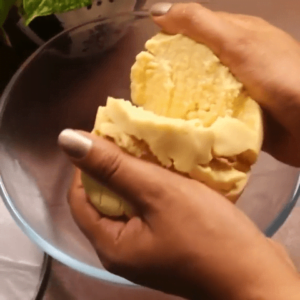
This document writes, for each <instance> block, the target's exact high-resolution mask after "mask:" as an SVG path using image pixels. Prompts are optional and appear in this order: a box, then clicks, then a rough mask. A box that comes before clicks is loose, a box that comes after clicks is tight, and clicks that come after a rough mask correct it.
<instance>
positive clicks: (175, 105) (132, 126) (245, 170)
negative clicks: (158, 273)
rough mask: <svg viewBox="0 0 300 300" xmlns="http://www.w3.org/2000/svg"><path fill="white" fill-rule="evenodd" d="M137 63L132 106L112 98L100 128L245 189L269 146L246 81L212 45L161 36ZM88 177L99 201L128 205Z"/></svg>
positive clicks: (105, 207)
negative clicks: (264, 143)
mask: <svg viewBox="0 0 300 300" xmlns="http://www.w3.org/2000/svg"><path fill="white" fill-rule="evenodd" d="M146 50H147V51H143V52H141V53H140V54H139V55H138V56H137V58H136V62H135V64H134V65H133V67H132V72H131V97H132V102H133V103H134V104H135V105H137V106H139V107H137V106H134V105H132V104H131V103H130V102H129V101H124V100H123V99H113V98H110V97H109V98H108V100H107V105H106V106H105V107H99V110H98V114H97V118H96V122H95V127H94V130H93V133H94V134H97V135H98V136H103V137H106V138H110V139H111V140H113V141H114V142H115V143H116V144H117V145H118V146H119V147H121V148H122V149H123V150H124V151H126V152H128V153H130V154H132V155H134V156H136V157H139V158H141V159H146V160H150V161H152V162H154V163H157V164H160V165H161V166H163V167H165V168H169V169H171V170H172V171H177V172H179V173H180V174H182V175H184V176H188V177H191V178H193V179H196V180H198V181H200V182H203V183H205V184H206V185H208V186H209V187H211V188H213V189H215V190H216V191H218V192H219V193H221V194H223V195H224V196H225V197H227V198H228V199H230V200H231V201H235V200H236V199H237V198H238V196H239V195H240V194H241V192H242V191H243V189H244V187H245V185H246V183H247V179H248V174H249V171H250V168H251V165H253V164H254V163H255V161H256V159H257V157H258V154H259V152H260V149H261V144H262V131H263V128H262V116H261V111H260V108H259V106H258V105H257V103H256V102H255V101H254V100H252V99H251V98H250V97H249V96H248V94H247V92H246V91H245V90H244V88H243V85H242V84H241V83H239V82H238V81H237V80H236V79H235V77H234V76H233V75H232V74H231V73H230V71H229V69H228V68H227V67H225V66H224V65H222V64H221V62H220V60H219V59H218V58H217V57H216V56H215V55H214V54H213V52H212V51H211V50H210V49H208V48H207V47H206V46H204V45H202V44H199V43H196V42H195V41H193V40H191V39H189V38H187V37H185V36H182V35H166V34H163V33H159V34H157V35H156V36H155V37H153V38H152V39H151V40H149V41H148V42H147V43H146ZM90 180H91V179H89V178H87V177H86V176H85V175H83V184H84V186H85V189H86V191H87V193H88V194H89V196H90V199H91V201H92V203H94V205H95V206H96V208H97V209H99V210H100V211H101V212H102V213H103V214H106V215H109V216H121V215H124V214H125V215H129V216H130V215H131V214H132V211H131V209H130V207H129V206H128V204H125V203H124V201H123V200H122V199H121V198H120V197H119V196H117V195H114V194H113V193H112V192H110V191H109V190H107V189H106V188H103V187H102V186H100V185H99V184H97V183H95V182H92V181H91V182H90Z"/></svg>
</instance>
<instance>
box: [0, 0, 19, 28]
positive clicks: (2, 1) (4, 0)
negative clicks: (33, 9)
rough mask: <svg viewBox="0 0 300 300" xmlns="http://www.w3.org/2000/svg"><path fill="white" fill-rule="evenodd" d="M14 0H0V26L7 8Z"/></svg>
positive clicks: (7, 11) (9, 7)
mask: <svg viewBox="0 0 300 300" xmlns="http://www.w3.org/2000/svg"><path fill="white" fill-rule="evenodd" d="M15 1H16V0H0V27H2V25H3V23H4V21H5V19H6V17H7V15H8V13H9V10H10V9H11V7H12V6H13V4H14V3H15Z"/></svg>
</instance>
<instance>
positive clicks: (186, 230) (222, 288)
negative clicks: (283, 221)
mask: <svg viewBox="0 0 300 300" xmlns="http://www.w3.org/2000/svg"><path fill="white" fill-rule="evenodd" d="M59 143H60V146H61V147H62V148H63V149H64V150H65V152H66V153H67V154H68V155H69V156H70V158H71V160H72V162H73V163H74V164H75V165H76V166H77V167H78V168H80V169H82V170H83V171H84V172H85V173H87V174H89V175H90V176H92V177H93V178H94V179H96V180H98V181H99V182H101V183H102V184H104V185H106V186H107V187H108V188H110V189H111V190H112V191H114V192H116V193H118V194H119V195H120V196H122V197H123V198H124V199H125V200H126V201H128V203H130V204H131V205H132V206H133V207H134V208H135V209H136V211H137V215H136V216H135V217H134V218H132V219H130V220H113V219H109V218H106V217H103V216H101V215H100V214H99V213H98V212H97V211H96V210H95V208H94V207H93V206H92V205H91V204H90V202H89V200H88V198H87V196H86V194H85V192H84V189H83V186H82V183H81V179H80V171H79V170H77V172H76V176H75V179H74V182H73V185H72V188H71V190H70V192H69V204H70V207H71V211H72V214H73V217H74V219H75V221H76V222H77V224H78V225H79V227H80V228H81V229H82V231H83V232H84V233H85V234H86V236H87V237H88V239H89V240H90V241H91V243H92V245H93V246H94V247H95V249H96V251H97V253H98V256H99V258H100V259H101V261H102V263H103V265H104V267H105V268H106V269H107V270H109V271H110V272H112V273H115V274H117V275H120V276H123V277H125V278H127V279H129V280H131V281H133V282H135V283H138V284H141V285H144V286H147V287H151V288H154V289H158V290H161V291H164V292H167V293H172V294H176V295H180V296H183V297H187V298H195V299H199V295H200V294H201V295H202V294H203V295H206V296H207V297H208V299H222V300H224V299H226V300H237V299H239V300H240V299H243V300H245V299H265V300H268V299H272V300H279V299H280V300H281V299H289V300H292V299H299V297H300V290H299V289H300V287H299V281H298V275H297V273H296V271H295V270H294V268H293V266H292V264H291V263H290V261H289V260H288V259H287V256H286V255H285V254H283V252H282V250H281V249H278V248H277V247H274V245H273V244H272V243H270V241H269V240H268V239H267V238H265V236H264V235H263V234H262V233H261V232H260V231H259V230H258V229H257V228H256V227H255V226H254V225H253V223H252V222H251V221H250V220H249V219H248V218H247V217H246V216H245V215H244V214H243V213H242V212H240V211H239V210H238V209H237V208H236V207H235V206H234V205H233V204H231V203H230V202H229V201H227V200H226V199H224V198H223V197H222V196H220V195H219V194H217V193H216V192H214V191H212V190H211V189H209V188H207V187H206V186H204V185H203V184H201V183H199V182H196V181H194V180H192V179H188V178H185V177H183V176H180V175H178V174H175V173H173V172H170V171H168V170H166V169H163V168H161V167H159V166H157V165H154V164H151V163H148V162H145V161H142V160H139V159H137V158H135V157H132V156H130V155H127V154H125V153H124V152H122V151H121V150H120V149H119V148H118V147H117V146H115V145H114V144H113V143H111V142H109V141H107V140H104V139H102V138H98V137H94V136H92V135H90V134H86V133H85V134H83V133H78V132H75V131H72V130H66V131H64V132H63V133H62V134H61V135H60V138H59Z"/></svg>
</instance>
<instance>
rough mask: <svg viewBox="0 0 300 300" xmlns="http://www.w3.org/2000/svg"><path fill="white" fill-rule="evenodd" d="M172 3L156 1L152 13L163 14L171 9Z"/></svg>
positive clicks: (153, 14) (157, 15)
mask: <svg viewBox="0 0 300 300" xmlns="http://www.w3.org/2000/svg"><path fill="white" fill-rule="evenodd" d="M172 5H173V4H172V3H168V2H161V3H156V4H154V5H153V6H152V7H151V9H150V13H151V15H152V16H154V17H159V16H163V15H165V14H166V13H167V12H168V11H169V10H170V9H171V7H172Z"/></svg>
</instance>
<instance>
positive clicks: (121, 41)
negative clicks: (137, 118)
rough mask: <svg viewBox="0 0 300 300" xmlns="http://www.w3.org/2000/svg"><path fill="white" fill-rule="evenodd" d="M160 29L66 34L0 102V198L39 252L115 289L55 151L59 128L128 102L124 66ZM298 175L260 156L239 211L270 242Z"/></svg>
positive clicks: (128, 20) (87, 124) (126, 26)
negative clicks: (74, 211) (70, 199)
mask: <svg viewBox="0 0 300 300" xmlns="http://www.w3.org/2000/svg"><path fill="white" fill-rule="evenodd" d="M158 30H159V29H158V27H156V25H154V24H153V23H152V21H151V20H150V19H149V18H148V17H147V16H146V15H144V13H131V14H124V15H119V16H117V17H115V18H113V19H109V20H103V19H102V20H96V21H93V22H89V23H86V24H83V25H81V26H78V27H76V28H73V29H71V30H68V31H65V32H63V33H61V34H59V35H58V36H56V37H55V38H54V39H52V40H50V41H49V42H48V43H47V44H45V45H44V46H42V47H41V48H40V49H39V50H38V51H37V52H36V53H34V54H33V55H32V56H31V57H30V58H29V59H28V60H27V61H26V62H25V64H24V65H23V66H22V67H21V68H20V69H19V71H18V72H17V74H16V75H15V76H14V77H13V79H12V81H11V82H10V84H9V85H8V87H7V89H6V91H5V92H4V94H3V96H2V101H1V115H0V117H1V127H0V166H1V170H0V172H1V182H0V187H1V194H2V196H3V199H4V201H5V204H6V206H7V207H8V209H9V211H10V212H11V214H12V216H13V217H14V219H15V220H16V222H17V223H18V224H19V226H20V227H21V228H22V229H23V231H24V232H25V233H26V234H27V235H28V236H29V237H30V238H31V239H32V240H33V241H34V242H35V243H36V244H38V245H39V246H40V247H41V248H42V249H43V250H44V251H45V252H47V253H48V254H49V255H51V256H52V257H54V258H55V259H57V260H59V261H60V262H62V263H64V264H66V265H68V266H69V267H71V268H74V269H76V270H78V271H80V272H83V273H85V274H87V275H90V276H93V277H96V278H99V279H102V280H105V281H108V282H112V283H118V284H128V285H131V283H130V282H128V281H126V280H124V279H122V278H120V277H117V276H114V275H112V274H110V273H108V272H106V271H105V270H104V269H103V267H102V265H101V263H100V262H99V260H98V257H97V256H96V254H95V251H94V250H93V249H92V247H91V245H90V244H89V242H88V241H87V240H86V238H85V237H84V236H83V234H82V233H81V232H80V231H79V229H78V228H77V226H76V225H75V224H74V222H73V219H72V217H71V214H70V211H69V208H68V204H67V200H66V194H67V190H68V186H69V184H70V180H71V176H72V173H73V168H72V166H71V164H70V162H69V161H68V159H67V158H66V156H65V155H64V154H63V153H62V152H61V151H60V150H59V148H58V146H57V136H58V134H59V133H60V132H61V130H63V129H65V128H75V129H82V130H87V131H90V130H91V129H92V127H93V123H94V119H95V115H96V111H97V107H98V106H99V105H104V104H105V102H106V99H107V96H113V97H117V98H118V97H120V98H125V99H130V89H129V88H130V76H129V75H130V68H131V65H132V64H133V62H134V60H135V56H136V55H137V53H139V52H140V51H141V50H142V49H143V48H144V43H145V41H146V40H147V39H148V38H150V37H151V36H152V35H153V34H155V33H156V32H158ZM298 176H299V173H298V170H297V169H294V168H291V167H288V166H285V165H283V164H280V163H278V162H276V161H275V160H274V159H272V158H271V157H269V156H268V155H266V154H262V155H261V157H260V159H259V161H258V163H257V164H256V166H255V167H254V170H253V174H252V176H251V179H250V182H249V184H248V186H247V188H246V190H245V192H244V194H243V195H242V197H241V198H240V200H239V201H238V203H237V205H238V206H239V207H240V209H241V210H243V211H244V212H245V213H246V214H247V215H248V216H249V217H250V218H251V219H252V220H253V221H254V222H255V223H256V224H257V226H258V227H259V228H260V229H261V230H262V231H263V232H265V234H266V235H268V236H271V235H272V234H273V233H274V232H276V231H277V230H278V228H279V227H280V226H281V224H282V223H283V222H284V221H285V219H286V218H287V216H288V215H289V213H290V211H291V210H292V208H293V206H294V205H295V202H296V199H297V197H298V196H299V178H298Z"/></svg>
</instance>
